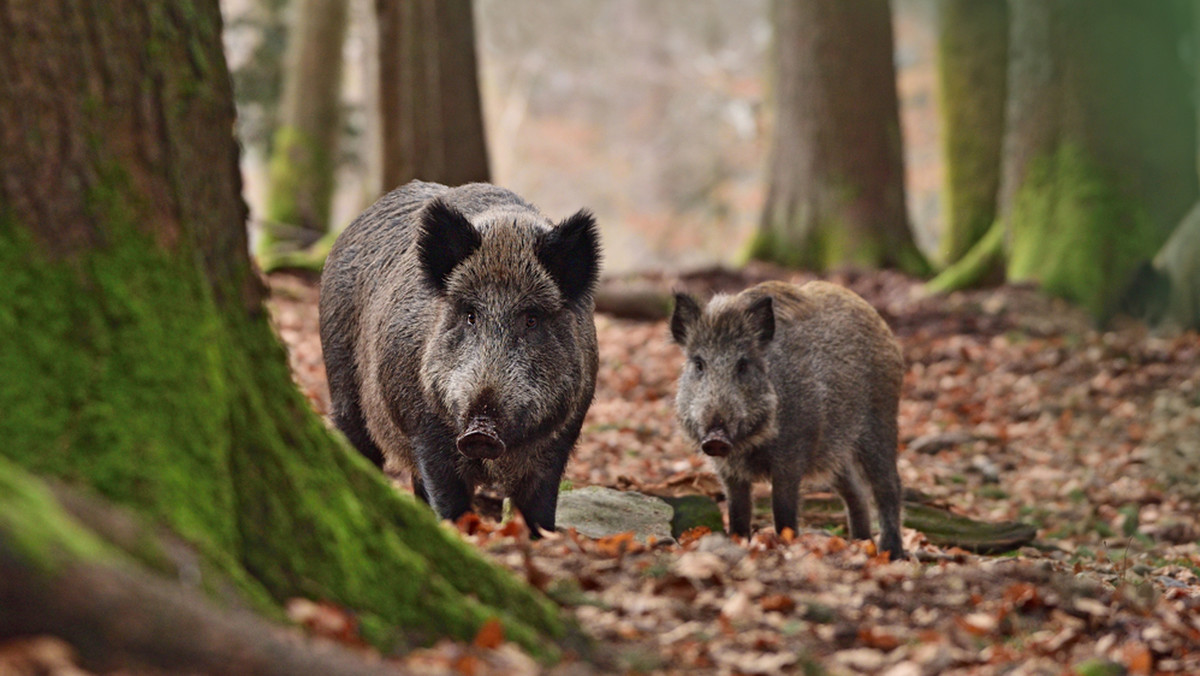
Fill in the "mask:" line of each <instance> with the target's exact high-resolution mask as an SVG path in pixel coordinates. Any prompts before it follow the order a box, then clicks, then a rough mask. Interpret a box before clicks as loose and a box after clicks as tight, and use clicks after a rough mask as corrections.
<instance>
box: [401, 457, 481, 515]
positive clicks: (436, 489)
mask: <svg viewBox="0 0 1200 676" xmlns="http://www.w3.org/2000/svg"><path fill="white" fill-rule="evenodd" d="M413 446H414V448H413V452H414V455H415V456H416V461H417V472H418V474H419V475H420V478H416V477H414V479H413V488H414V489H417V496H418V497H421V498H423V499H424V500H425V501H426V502H428V503H429V506H430V507H432V508H433V511H435V512H437V515H438V516H439V517H441V518H443V519H449V520H451V521H457V520H458V517H460V516H462V515H463V514H465V513H467V512H469V511H471V498H472V496H473V494H474V492H475V491H474V489H473V486H471V485H470V484H468V483H467V482H466V481H463V479H462V477H461V476H459V475H458V470H457V468H456V467H455V463H454V461H453V459H451V458H447V457H446V456H445V454H444V453H441V452H439V451H438V450H437V449H436V447H435V446H433V445H432V444H430V443H428V442H426V441H414V444H413Z"/></svg>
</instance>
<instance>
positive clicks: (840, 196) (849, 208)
mask: <svg viewBox="0 0 1200 676" xmlns="http://www.w3.org/2000/svg"><path fill="white" fill-rule="evenodd" d="M772 9H773V20H774V25H775V45H774V65H775V68H776V72H775V73H774V75H775V77H774V84H775V93H776V96H775V99H776V101H775V105H776V121H775V129H774V133H773V135H772V146H771V159H770V163H769V169H768V193H767V201H766V205H765V207H764V210H763V220H762V223H761V225H760V228H759V231H758V233H757V235H756V237H755V239H754V241H753V242H752V244H751V247H750V256H751V257H753V258H758V259H763V260H772V261H776V262H779V263H783V264H785V265H791V266H803V267H808V268H813V269H817V270H824V269H828V268H831V267H838V266H845V265H856V266H863V267H872V268H873V267H880V266H895V267H900V268H902V269H905V270H908V271H910V272H923V271H924V270H925V267H926V266H925V261H924V258H923V257H922V256H921V254H920V252H919V251H918V250H917V248H916V245H915V244H914V242H913V239H912V234H911V232H910V231H909V227H908V214H907V210H906V206H905V198H904V168H903V164H902V159H901V138H900V123H899V114H898V103H897V94H896V77H895V68H894V66H893V63H892V24H891V15H890V12H889V10H888V4H887V1H886V0H862V1H860V2H825V1H822V0H776V1H775V2H774V3H773V4H772Z"/></svg>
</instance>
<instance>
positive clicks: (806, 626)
mask: <svg viewBox="0 0 1200 676" xmlns="http://www.w3.org/2000/svg"><path fill="white" fill-rule="evenodd" d="M767 278H787V279H793V280H794V281H803V280H805V279H809V278H811V277H809V276H803V275H795V274H792V273H786V272H784V271H780V270H775V269H772V268H765V267H752V268H748V269H747V270H745V271H741V272H727V271H720V270H712V271H704V272H701V273H697V274H694V275H688V276H684V277H648V278H642V279H639V280H637V281H638V282H640V283H644V284H650V285H653V286H655V287H657V288H662V289H670V288H674V287H684V288H688V289H691V290H693V291H695V292H697V293H700V294H706V293H711V292H713V291H716V290H736V289H740V288H743V287H744V286H746V285H749V284H751V283H754V282H756V281H759V280H761V279H767ZM829 279H830V280H831V281H834V282H838V283H841V284H844V285H846V286H848V287H850V288H851V289H853V290H855V291H856V292H858V293H859V294H861V295H862V296H863V297H865V298H866V299H867V300H868V301H870V302H871V303H872V304H873V305H875V307H876V308H877V309H878V310H879V311H880V313H881V314H882V315H883V316H884V318H885V319H886V320H887V321H888V322H889V324H890V325H891V326H892V328H893V330H894V331H895V332H896V334H897V336H898V337H899V339H900V341H901V343H902V345H903V347H904V352H905V356H906V358H907V362H908V372H907V375H906V378H905V381H904V392H903V399H902V402H901V405H900V430H901V433H900V437H901V448H900V456H899V457H900V460H899V467H900V472H901V477H902V480H903V482H904V484H905V486H906V488H907V489H915V490H917V491H919V492H920V493H922V494H924V495H925V496H926V497H927V499H929V500H930V501H932V502H933V503H935V504H938V505H940V506H943V507H946V508H948V509H950V510H952V511H954V512H956V513H960V514H963V515H965V516H969V517H972V518H975V519H980V520H986V521H1009V520H1020V521H1025V522H1028V523H1031V524H1034V525H1036V526H1037V527H1038V529H1039V530H1038V538H1037V540H1036V541H1035V542H1034V543H1033V544H1032V545H1030V546H1026V547H1023V548H1021V549H1020V550H1018V551H1016V552H1011V553H1009V554H1006V555H1003V556H993V557H989V556H979V555H974V554H970V553H968V552H966V551H963V550H960V549H955V548H951V549H941V548H938V547H935V546H933V545H931V544H930V543H928V542H927V541H926V540H925V539H924V537H923V536H922V534H921V533H919V532H917V531H913V530H905V533H904V535H905V547H906V548H907V549H909V550H910V551H912V552H913V553H915V554H916V556H915V557H914V559H912V560H909V561H903V562H889V561H887V560H886V559H885V558H884V557H879V556H875V551H874V546H873V545H871V544H870V543H866V542H855V541H847V540H846V539H844V538H843V537H841V536H840V535H839V532H840V531H838V530H836V529H835V530H832V531H830V530H815V529H804V528H802V529H801V533H799V534H797V535H794V536H791V535H790V534H789V535H788V536H786V537H784V538H782V539H781V538H780V537H778V536H776V535H775V534H774V532H773V530H772V529H771V528H770V525H769V516H767V517H766V518H765V520H764V519H763V518H761V517H760V518H759V520H758V521H759V522H758V523H757V525H758V526H759V531H758V533H757V534H756V535H755V536H754V537H753V538H751V539H750V540H749V541H746V542H742V541H735V540H730V539H729V538H726V537H724V536H722V535H713V534H709V535H704V534H702V533H692V534H690V535H686V536H684V537H683V538H681V543H680V544H665V543H659V544H656V545H652V546H645V545H640V544H638V543H636V542H633V541H632V540H631V539H629V538H626V537H621V536H617V537H613V538H606V539H602V540H590V539H587V538H584V537H581V536H578V535H575V534H570V533H568V534H562V533H560V534H556V535H553V536H551V537H547V538H545V539H542V540H540V541H537V542H530V541H529V540H528V538H527V536H526V534H524V533H522V532H521V529H520V528H519V527H514V526H509V527H501V526H500V525H499V524H498V523H497V522H496V521H495V519H493V518H491V517H490V516H485V517H483V518H482V519H469V520H467V521H465V522H464V523H462V524H460V528H461V529H462V530H463V533H464V536H465V537H467V538H468V539H469V540H472V541H474V542H476V543H477V544H478V546H479V547H480V548H481V549H482V550H483V551H485V552H487V553H488V554H489V555H490V556H491V557H493V558H494V559H495V560H496V561H498V562H500V563H502V564H504V565H506V566H509V567H510V568H512V569H513V570H514V571H516V572H517V573H518V574H520V575H522V576H524V577H526V578H527V579H529V581H530V582H531V583H532V584H534V585H536V586H538V587H540V588H542V589H543V590H545V591H546V592H547V593H548V594H550V595H551V597H552V598H554V599H556V600H557V601H558V602H559V603H561V604H563V605H564V606H565V607H566V608H568V609H569V611H570V612H571V613H573V614H574V616H575V617H576V618H577V619H578V621H579V624H580V625H581V626H582V627H583V628H584V630H585V631H586V632H587V633H588V634H590V635H591V636H593V637H594V638H595V639H596V641H597V642H598V644H599V645H600V646H601V650H600V651H599V654H600V655H601V656H602V657H603V666H602V667H595V666H593V665H591V664H585V663H583V662H582V661H579V660H576V661H568V662H567V663H566V664H564V665H560V666H559V667H557V668H556V670H557V671H563V672H570V673H590V672H593V671H611V670H619V671H626V672H654V673H676V672H685V671H693V670H700V671H711V672H715V673H779V672H783V673H819V672H820V670H822V669H823V670H824V671H826V672H828V673H880V674H890V675H892V676H900V675H909V674H942V673H964V674H1001V673H1004V674H1060V673H1078V674H1085V675H1090V674H1119V673H1131V674H1150V673H1200V521H1198V520H1197V506H1198V501H1200V483H1197V481H1196V477H1197V476H1200V336H1197V334H1195V333H1187V334H1182V335H1174V336H1156V335H1153V334H1151V333H1149V332H1147V331H1146V329H1145V328H1144V327H1142V326H1141V325H1139V324H1136V323H1133V322H1123V323H1118V325H1117V326H1116V327H1115V328H1112V329H1109V330H1104V331H1100V330H1097V329H1095V328H1094V327H1093V326H1091V325H1090V324H1089V323H1088V322H1087V321H1086V320H1085V319H1084V318H1083V317H1082V315H1080V314H1079V313H1077V312H1076V311H1075V310H1073V309H1071V308H1070V307H1068V306H1067V305H1065V304H1063V303H1060V302H1058V301H1054V300H1051V299H1047V298H1045V297H1043V296H1041V295H1040V294H1038V293H1037V292H1035V291H1034V290H1032V289H1029V288H1018V287H1011V286H1009V287H1003V288H1000V289H994V290H985V291H977V292H969V293H957V294H953V295H951V296H948V297H939V298H923V297H922V296H921V294H920V289H919V285H918V284H917V283H916V282H914V281H912V280H910V279H908V278H905V277H903V276H900V275H897V274H894V273H887V272H879V273H870V274H842V275H836V276H832V277H829ZM271 286H272V290H273V301H272V309H273V314H274V318H275V323H276V326H277V328H278V331H279V334H280V336H281V337H282V339H283V340H284V342H285V343H286V344H287V346H288V348H289V353H290V359H291V364H292V367H293V371H294V373H295V376H296V380H297V383H298V384H299V386H300V387H301V389H302V390H303V391H304V392H305V394H306V395H307V396H308V398H309V399H310V400H311V401H312V403H313V406H314V408H316V409H317V410H318V411H319V412H321V413H325V412H326V411H327V410H328V393H327V390H326V385H325V376H324V367H323V365H322V362H321V356H320V344H319V339H318V337H317V311H316V301H317V290H316V287H315V284H314V283H313V282H312V281H311V280H307V279H304V278H300V277H295V276H290V275H286V274H283V275H276V276H274V277H273V278H272V279H271ZM596 326H597V329H598V332H599V339H600V362H601V363H600V380H599V385H598V387H597V390H596V399H595V403H594V404H593V405H592V408H591V411H590V413H589V414H588V419H587V422H586V423H585V426H584V429H583V433H582V435H581V438H580V442H579V445H578V448H577V451H576V453H575V455H574V457H573V459H572V461H571V463H570V464H569V465H568V468H567V474H566V477H565V478H566V479H568V480H569V481H570V482H571V483H572V484H573V485H574V486H576V487H579V486H584V485H601V486H609V487H614V488H621V489H650V490H656V492H663V491H664V490H665V491H674V492H680V493H686V492H697V493H703V494H708V495H711V496H714V497H718V498H720V497H722V496H720V488H719V485H718V484H717V482H716V481H715V477H714V476H713V475H712V474H711V473H710V472H709V469H708V467H707V464H706V461H705V460H704V458H703V456H702V455H700V454H699V453H697V452H696V451H695V450H694V449H692V448H690V447H689V446H688V444H687V443H685V442H684V440H683V439H682V437H681V436H680V435H679V434H677V432H676V429H675V425H674V417H673V409H672V406H673V400H672V397H673V392H674V382H675V379H676V377H677V375H678V373H679V369H680V366H681V365H682V357H681V353H680V351H679V349H678V348H677V347H676V346H674V345H673V344H671V342H670V339H669V333H668V330H667V328H666V323H665V322H664V321H650V322H647V321H630V320H624V319H618V318H614V317H610V316H606V315H598V316H597V318H596ZM398 483H402V482H398ZM815 488H817V489H818V490H819V489H820V487H815ZM759 490H761V493H760V495H762V496H765V495H766V494H767V487H766V486H765V485H764V486H761V487H760V489H759ZM485 511H486V510H485ZM494 645H495V642H484V643H480V642H479V641H477V642H476V644H473V645H459V644H454V643H450V642H444V643H442V644H439V645H437V646H435V647H433V648H431V649H428V650H424V651H419V652H418V653H415V654H412V655H409V656H406V657H404V658H401V659H400V660H399V661H400V662H402V664H403V665H404V666H406V667H408V668H410V669H413V670H417V671H420V672H427V673H474V674H487V673H520V672H532V671H535V670H536V668H537V667H536V666H535V665H534V664H533V663H532V662H531V661H530V660H529V659H528V658H526V657H524V656H523V655H521V654H520V653H519V652H518V651H516V649H515V648H512V646H511V645H510V644H507V643H503V642H501V643H499V647H493V646H494Z"/></svg>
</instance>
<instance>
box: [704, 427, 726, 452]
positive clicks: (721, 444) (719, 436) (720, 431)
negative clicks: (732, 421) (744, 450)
mask: <svg viewBox="0 0 1200 676" xmlns="http://www.w3.org/2000/svg"><path fill="white" fill-rule="evenodd" d="M700 450H702V451H704V453H705V454H706V455H711V456H713V457H714V458H723V457H725V456H727V455H729V453H730V452H731V451H732V450H733V441H731V440H730V438H729V434H728V433H726V432H725V429H724V428H721V427H717V428H714V429H711V430H709V431H708V434H705V435H704V438H703V439H701V440H700Z"/></svg>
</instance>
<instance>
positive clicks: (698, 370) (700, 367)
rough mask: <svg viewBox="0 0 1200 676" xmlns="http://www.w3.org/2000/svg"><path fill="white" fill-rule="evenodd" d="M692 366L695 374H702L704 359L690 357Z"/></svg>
mask: <svg viewBox="0 0 1200 676" xmlns="http://www.w3.org/2000/svg"><path fill="white" fill-rule="evenodd" d="M692 366H694V367H695V368H696V373H704V358H703V357H699V356H697V357H692Z"/></svg>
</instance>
